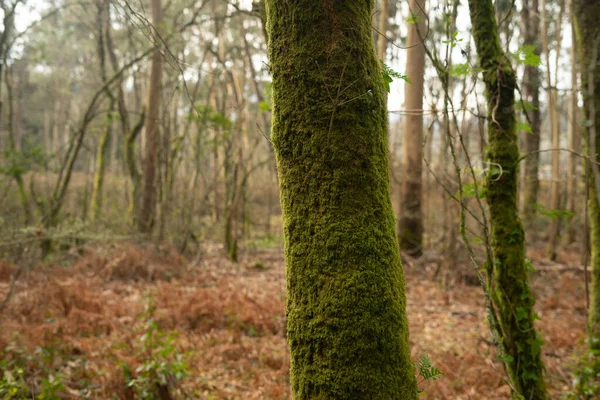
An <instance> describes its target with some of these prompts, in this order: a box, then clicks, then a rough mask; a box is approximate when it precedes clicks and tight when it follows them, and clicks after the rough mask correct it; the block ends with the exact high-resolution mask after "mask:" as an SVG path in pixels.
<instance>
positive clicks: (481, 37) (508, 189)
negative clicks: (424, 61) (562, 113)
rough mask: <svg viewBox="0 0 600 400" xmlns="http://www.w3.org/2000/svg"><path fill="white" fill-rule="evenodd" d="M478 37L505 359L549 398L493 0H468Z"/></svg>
mask: <svg viewBox="0 0 600 400" xmlns="http://www.w3.org/2000/svg"><path fill="white" fill-rule="evenodd" d="M469 10H470V14H471V23H472V25H473V38H474V40H475V46H476V48H477V56H478V59H479V66H480V68H481V70H482V74H483V80H484V83H485V88H486V99H487V108H488V117H487V119H488V137H489V145H488V151H487V155H486V157H487V162H488V171H487V177H486V179H487V182H486V184H487V202H488V204H489V209H490V224H491V232H492V251H493V254H494V258H493V262H492V263H491V264H492V265H487V273H488V279H489V287H490V288H491V290H490V292H491V296H492V299H493V302H494V305H495V307H496V308H497V311H498V319H499V323H500V330H501V332H500V334H501V345H502V347H503V350H504V353H505V358H504V362H505V365H506V368H507V371H508V375H509V378H510V380H511V386H512V387H513V389H514V391H515V393H514V395H515V396H517V395H521V396H524V397H525V398H526V399H536V400H545V399H547V394H546V386H545V381H544V365H543V363H542V360H541V346H542V343H543V341H542V339H541V338H540V336H539V334H538V333H537V332H536V330H535V326H534V321H535V319H536V315H535V313H534V311H533V306H534V304H535V300H534V298H533V296H532V294H531V289H530V287H529V273H528V270H527V269H528V268H527V264H526V262H525V237H524V236H525V235H524V232H523V226H522V223H521V220H520V218H519V215H518V203H517V177H518V170H519V165H518V161H519V148H518V140H517V131H516V118H515V108H514V106H515V89H516V77H515V73H514V71H513V69H512V66H511V64H510V61H509V59H508V58H507V56H506V55H505V54H504V51H503V50H502V47H501V44H500V39H499V36H498V27H497V24H496V18H495V13H494V6H493V4H492V1H491V0H469Z"/></svg>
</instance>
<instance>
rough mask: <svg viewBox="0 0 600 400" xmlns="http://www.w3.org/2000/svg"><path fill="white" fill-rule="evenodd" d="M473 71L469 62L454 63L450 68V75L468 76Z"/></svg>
mask: <svg viewBox="0 0 600 400" xmlns="http://www.w3.org/2000/svg"><path fill="white" fill-rule="evenodd" d="M471 72H472V70H471V66H470V65H469V63H468V62H465V63H462V64H454V65H452V67H451V68H450V75H452V76H467V75H470V74H471Z"/></svg>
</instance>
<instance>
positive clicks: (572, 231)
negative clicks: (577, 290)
mask: <svg viewBox="0 0 600 400" xmlns="http://www.w3.org/2000/svg"><path fill="white" fill-rule="evenodd" d="M570 9H571V21H572V24H571V37H572V42H571V51H570V53H569V54H570V60H571V96H570V98H569V148H570V149H571V150H572V151H574V152H579V150H580V147H581V140H580V133H579V131H578V129H577V125H578V124H577V115H578V106H577V91H578V87H579V83H578V82H577V40H576V34H575V21H574V16H573V15H572V14H573V4H572V0H571V4H570ZM578 163H580V159H579V157H578V156H577V154H569V166H568V169H569V172H568V173H569V177H568V179H567V182H568V183H567V211H569V212H571V213H572V214H573V216H572V217H570V218H569V229H568V234H567V241H568V243H569V244H571V243H574V242H575V241H576V240H577V233H578V231H579V229H580V227H579V222H578V220H577V219H576V218H575V215H576V213H579V210H577V209H576V208H577V207H576V205H577V204H578V201H577V199H578V194H579V193H578V190H577V188H578V183H579V179H578V177H577V164H578Z"/></svg>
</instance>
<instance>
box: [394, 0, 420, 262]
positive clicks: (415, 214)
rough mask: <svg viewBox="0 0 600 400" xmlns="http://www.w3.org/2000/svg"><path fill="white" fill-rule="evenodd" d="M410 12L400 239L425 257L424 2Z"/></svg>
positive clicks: (412, 251) (412, 2)
mask: <svg viewBox="0 0 600 400" xmlns="http://www.w3.org/2000/svg"><path fill="white" fill-rule="evenodd" d="M408 4H409V7H410V10H411V12H412V13H413V14H414V15H415V16H416V17H418V18H417V21H415V22H414V23H411V24H409V25H408V36H407V39H406V44H407V46H408V49H407V50H406V52H407V55H406V57H407V61H406V76H408V77H409V78H410V80H411V81H412V83H411V84H407V85H405V86H404V96H405V100H404V104H405V108H406V110H407V111H408V113H407V115H406V116H405V125H404V140H403V146H402V171H403V174H404V176H403V179H402V187H401V191H400V202H401V204H400V218H398V238H399V241H400V248H401V249H402V250H404V251H406V252H407V253H409V254H411V255H413V256H420V255H421V254H423V211H422V204H421V201H422V197H423V194H422V189H423V113H422V110H423V83H424V82H423V77H424V73H425V48H424V45H423V44H419V43H421V41H422V39H421V35H424V32H425V15H424V14H423V11H422V10H423V9H424V7H425V1H424V0H410V1H409V3H408Z"/></svg>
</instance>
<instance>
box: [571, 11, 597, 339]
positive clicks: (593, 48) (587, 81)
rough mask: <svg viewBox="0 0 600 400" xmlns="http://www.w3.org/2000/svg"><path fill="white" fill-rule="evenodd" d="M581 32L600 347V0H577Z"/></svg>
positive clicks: (593, 294) (593, 331)
mask: <svg viewBox="0 0 600 400" xmlns="http://www.w3.org/2000/svg"><path fill="white" fill-rule="evenodd" d="M573 13H574V16H575V18H574V19H575V32H576V34H577V42H578V46H577V47H578V52H579V68H580V71H581V89H582V93H583V108H584V112H585V123H584V126H585V129H586V135H584V138H585V139H586V147H587V151H588V153H589V155H590V157H591V158H592V160H591V162H590V163H588V164H589V165H590V167H589V168H590V172H589V174H590V176H591V178H590V181H591V184H590V188H589V190H590V196H589V212H590V227H591V237H590V244H591V247H592V260H591V269H592V281H591V285H590V311H589V321H588V334H589V345H590V348H591V349H592V350H596V351H600V203H599V202H598V195H600V193H599V191H598V185H599V184H600V176H599V174H598V167H597V165H594V163H595V162H598V153H600V129H599V128H600V63H599V62H598V60H599V59H600V24H598V21H599V19H600V3H598V2H597V1H596V0H573Z"/></svg>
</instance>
